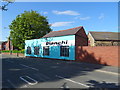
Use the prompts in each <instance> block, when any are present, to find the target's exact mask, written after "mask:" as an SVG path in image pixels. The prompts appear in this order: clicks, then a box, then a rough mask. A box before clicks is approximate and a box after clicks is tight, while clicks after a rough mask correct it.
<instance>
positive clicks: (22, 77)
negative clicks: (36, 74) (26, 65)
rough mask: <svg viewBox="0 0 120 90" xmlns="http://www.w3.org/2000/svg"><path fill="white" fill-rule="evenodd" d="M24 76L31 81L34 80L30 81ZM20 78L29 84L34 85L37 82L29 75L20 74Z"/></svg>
mask: <svg viewBox="0 0 120 90" xmlns="http://www.w3.org/2000/svg"><path fill="white" fill-rule="evenodd" d="M24 77H27V78H29V79H31V80H32V81H34V83H31V82H29V81H27V80H26V79H25V78H24ZM20 79H22V80H23V81H25V82H26V83H28V84H29V85H35V84H37V83H38V82H37V81H36V80H35V79H33V78H31V77H29V76H21V77H20Z"/></svg>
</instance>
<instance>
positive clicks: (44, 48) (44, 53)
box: [43, 46, 49, 56]
mask: <svg viewBox="0 0 120 90" xmlns="http://www.w3.org/2000/svg"><path fill="white" fill-rule="evenodd" d="M43 55H44V56H45V55H47V56H49V46H45V47H43Z"/></svg>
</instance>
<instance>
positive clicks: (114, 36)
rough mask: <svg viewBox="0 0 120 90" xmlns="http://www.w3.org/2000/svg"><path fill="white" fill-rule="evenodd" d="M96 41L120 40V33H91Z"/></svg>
mask: <svg viewBox="0 0 120 90" xmlns="http://www.w3.org/2000/svg"><path fill="white" fill-rule="evenodd" d="M89 33H91V35H92V36H93V38H94V39H95V40H120V39H119V38H118V36H119V35H120V33H118V32H94V31H93V32H89Z"/></svg>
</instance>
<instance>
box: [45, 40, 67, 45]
mask: <svg viewBox="0 0 120 90" xmlns="http://www.w3.org/2000/svg"><path fill="white" fill-rule="evenodd" d="M67 44H68V40H62V41H56V42H46V45H67Z"/></svg>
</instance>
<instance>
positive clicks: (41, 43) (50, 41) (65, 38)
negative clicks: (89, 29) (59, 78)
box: [25, 26, 88, 60]
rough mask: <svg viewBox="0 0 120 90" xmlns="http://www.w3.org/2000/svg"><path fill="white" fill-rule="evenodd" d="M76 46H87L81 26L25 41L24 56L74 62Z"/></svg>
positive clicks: (85, 36) (86, 39)
mask: <svg viewBox="0 0 120 90" xmlns="http://www.w3.org/2000/svg"><path fill="white" fill-rule="evenodd" d="M77 46H88V38H87V35H86V33H85V30H84V28H83V27H82V26H80V27H75V28H71V29H67V30H60V31H51V32H50V33H48V34H46V35H45V36H43V37H42V38H40V39H32V40H26V41H25V56H27V57H42V58H53V59H65V60H76V58H77V56H78V55H76V54H77V53H76V51H77V50H76V49H77V48H76V47H77Z"/></svg>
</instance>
